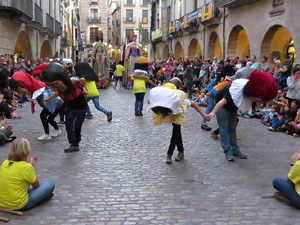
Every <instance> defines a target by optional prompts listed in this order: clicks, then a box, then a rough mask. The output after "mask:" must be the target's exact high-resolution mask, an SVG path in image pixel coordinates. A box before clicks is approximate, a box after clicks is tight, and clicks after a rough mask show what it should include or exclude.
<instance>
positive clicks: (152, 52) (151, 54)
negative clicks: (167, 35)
mask: <svg viewBox="0 0 300 225" xmlns="http://www.w3.org/2000/svg"><path fill="white" fill-rule="evenodd" d="M150 61H152V62H153V61H154V51H153V49H152V48H151V51H150Z"/></svg>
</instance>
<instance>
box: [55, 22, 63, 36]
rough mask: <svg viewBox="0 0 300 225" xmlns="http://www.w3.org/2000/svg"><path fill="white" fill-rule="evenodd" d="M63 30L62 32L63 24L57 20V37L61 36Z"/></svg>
mask: <svg viewBox="0 0 300 225" xmlns="http://www.w3.org/2000/svg"><path fill="white" fill-rule="evenodd" d="M61 30H62V28H61V23H60V22H58V21H57V20H55V33H56V34H57V35H61Z"/></svg>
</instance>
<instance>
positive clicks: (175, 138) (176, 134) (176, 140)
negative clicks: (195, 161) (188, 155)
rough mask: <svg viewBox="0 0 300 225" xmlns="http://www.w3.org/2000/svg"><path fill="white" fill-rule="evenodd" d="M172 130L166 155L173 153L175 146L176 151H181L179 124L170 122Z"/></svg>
mask: <svg viewBox="0 0 300 225" xmlns="http://www.w3.org/2000/svg"><path fill="white" fill-rule="evenodd" d="M172 125H173V130H172V137H171V142H170V146H169V150H168V155H173V152H174V149H175V147H176V146H177V149H178V152H180V153H183V150H184V149H183V144H182V137H181V125H177V124H174V123H172Z"/></svg>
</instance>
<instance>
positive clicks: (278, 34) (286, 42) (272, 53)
mask: <svg viewBox="0 0 300 225" xmlns="http://www.w3.org/2000/svg"><path fill="white" fill-rule="evenodd" d="M292 40H293V38H292V36H291V34H290V32H289V31H288V30H287V29H286V28H285V27H284V26H282V25H274V26H272V27H270V28H269V29H268V31H267V32H266V34H265V35H264V38H263V40H262V43H261V48H260V56H261V57H262V56H267V57H268V58H269V61H270V62H271V61H272V60H273V58H275V57H278V58H280V60H283V58H284V57H285V56H286V55H287V49H288V47H289V46H290V43H291V41H292Z"/></svg>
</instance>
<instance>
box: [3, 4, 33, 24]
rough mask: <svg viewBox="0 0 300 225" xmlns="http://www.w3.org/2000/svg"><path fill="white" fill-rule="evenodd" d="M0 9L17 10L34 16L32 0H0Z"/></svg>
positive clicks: (28, 15) (19, 12)
mask: <svg viewBox="0 0 300 225" xmlns="http://www.w3.org/2000/svg"><path fill="white" fill-rule="evenodd" d="M0 9H4V10H6V11H8V12H9V11H13V12H17V13H18V14H19V15H21V16H22V15H26V16H27V17H29V19H32V18H33V3H32V0H0Z"/></svg>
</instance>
